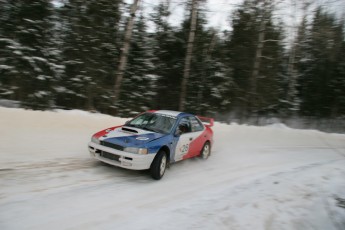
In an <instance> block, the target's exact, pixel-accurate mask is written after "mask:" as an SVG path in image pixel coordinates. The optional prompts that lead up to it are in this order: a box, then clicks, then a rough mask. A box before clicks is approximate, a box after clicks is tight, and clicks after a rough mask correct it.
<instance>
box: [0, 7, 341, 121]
mask: <svg viewBox="0 0 345 230" xmlns="http://www.w3.org/2000/svg"><path fill="white" fill-rule="evenodd" d="M209 1H211V0H209ZM291 1H293V0H291ZM146 2H148V0H146ZM297 2H299V3H301V2H302V1H297ZM57 3H59V4H57ZM180 3H181V4H180V7H182V8H183V11H184V18H183V20H181V23H180V24H179V25H178V26H176V25H173V24H171V23H170V22H169V17H171V14H172V9H171V4H170V1H169V0H164V1H160V2H158V4H155V5H152V11H151V12H150V13H149V14H144V13H143V12H144V10H145V7H146V6H147V5H148V4H143V2H142V1H141V0H134V1H132V2H131V3H126V2H123V1H120V0H88V1H84V0H66V1H51V0H31V1H12V0H1V1H0V99H4V100H11V101H16V102H18V103H19V104H20V107H23V108H27V109H35V110H51V109H80V110H87V111H96V112H100V113H105V114H111V115H116V116H123V117H126V116H132V115H134V114H137V113H139V112H142V111H145V110H148V109H167V110H183V111H188V112H191V113H194V114H200V115H207V116H214V117H216V118H218V119H225V120H226V119H227V117H229V116H230V115H231V117H233V118H237V119H243V120H245V119H247V118H251V117H281V118H289V117H305V118H311V119H343V118H344V117H345V55H344V54H345V38H344V25H345V23H344V18H342V17H339V16H337V15H336V14H335V13H334V12H330V11H329V10H327V8H325V7H323V6H322V5H320V6H316V7H315V4H314V5H313V1H312V0H309V1H307V0H305V1H303V4H299V5H301V8H300V9H299V12H301V13H300V16H299V18H300V19H299V20H298V24H297V25H296V26H295V27H294V28H290V27H288V26H287V25H286V24H285V22H284V20H282V18H281V17H283V16H282V15H279V14H278V13H277V5H278V3H279V1H278V0H244V1H243V2H242V3H241V4H238V5H236V6H235V7H234V10H233V11H232V12H228V24H229V25H230V26H231V28H232V29H231V30H222V29H221V28H214V27H210V26H208V25H207V16H206V12H207V9H206V7H205V4H206V1H202V0H188V1H180ZM311 6H313V7H314V8H313V9H312V10H311ZM344 8H345V7H344ZM296 17H297V16H296ZM287 28H289V31H290V32H287V31H288V30H287ZM291 31H292V32H291ZM287 41H290V42H287Z"/></svg>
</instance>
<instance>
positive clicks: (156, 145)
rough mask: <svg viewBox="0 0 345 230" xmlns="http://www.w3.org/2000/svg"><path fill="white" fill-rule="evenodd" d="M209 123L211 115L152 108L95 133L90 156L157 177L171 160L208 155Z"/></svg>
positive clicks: (209, 141)
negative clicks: (148, 171) (122, 123)
mask: <svg viewBox="0 0 345 230" xmlns="http://www.w3.org/2000/svg"><path fill="white" fill-rule="evenodd" d="M212 126H213V119H212V118H205V117H198V116H195V115H192V114H189V113H184V112H176V111H168V110H158V111H153V110H151V111H147V112H144V113H142V114H140V115H138V116H136V117H134V118H133V119H132V120H130V121H127V122H126V123H125V124H124V125H123V126H116V127H111V128H108V129H105V130H102V131H100V132H98V133H96V134H94V135H93V136H92V138H91V142H89V151H90V154H91V156H92V157H93V158H95V159H97V160H100V161H103V162H105V163H108V164H111V165H115V166H119V167H122V168H127V169H134V170H144V169H150V173H151V176H152V178H154V179H156V180H159V179H161V178H162V177H163V175H164V172H165V169H166V167H167V165H169V164H170V163H174V162H177V161H181V160H184V159H187V158H191V157H196V156H200V157H201V158H203V159H207V158H208V157H209V156H210V154H211V148H212V145H213V131H212V129H211V127H212Z"/></svg>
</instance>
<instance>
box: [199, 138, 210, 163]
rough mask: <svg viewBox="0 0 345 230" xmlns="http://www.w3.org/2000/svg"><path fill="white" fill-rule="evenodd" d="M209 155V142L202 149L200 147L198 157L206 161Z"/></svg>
mask: <svg viewBox="0 0 345 230" xmlns="http://www.w3.org/2000/svg"><path fill="white" fill-rule="evenodd" d="M210 155H211V145H210V142H206V143H205V144H204V147H202V150H201V153H200V157H201V158H202V159H205V160H206V159H207V158H208V157H209V156H210Z"/></svg>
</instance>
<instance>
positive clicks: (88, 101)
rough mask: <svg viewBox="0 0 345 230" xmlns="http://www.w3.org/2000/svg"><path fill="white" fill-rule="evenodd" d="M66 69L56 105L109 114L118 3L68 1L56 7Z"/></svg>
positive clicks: (116, 48)
mask: <svg viewBox="0 0 345 230" xmlns="http://www.w3.org/2000/svg"><path fill="white" fill-rule="evenodd" d="M60 13H61V18H62V19H63V20H62V22H61V23H63V31H62V33H64V34H65V36H64V45H63V52H62V57H63V60H64V65H65V66H66V70H65V75H64V76H63V80H62V81H61V86H60V87H61V88H62V89H61V90H60V93H59V95H58V97H57V104H58V105H60V106H65V107H67V108H80V109H88V110H94V109H96V110H99V111H102V112H107V113H109V112H110V111H109V107H110V105H111V97H112V95H113V93H112V91H113V87H112V86H113V82H114V81H115V80H114V79H115V74H116V71H115V70H116V63H117V57H118V53H119V52H118V51H119V49H120V48H119V46H118V44H117V41H116V37H117V36H118V33H119V32H118V31H119V30H118V23H119V20H120V12H119V1H111V0H102V1H96V0H93V1H82V0H71V1H68V2H66V3H65V5H64V6H63V7H61V8H60Z"/></svg>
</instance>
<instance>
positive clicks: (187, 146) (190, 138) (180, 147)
mask: <svg viewBox="0 0 345 230" xmlns="http://www.w3.org/2000/svg"><path fill="white" fill-rule="evenodd" d="M181 124H186V125H187V126H188V129H187V131H186V132H184V133H181V134H180V135H178V136H177V137H176V139H175V140H176V142H177V143H176V149H175V156H174V160H175V161H180V160H183V159H187V158H190V157H193V156H196V155H197V154H198V153H199V152H198V148H195V144H194V143H195V141H197V139H198V137H199V136H200V134H201V133H202V131H201V130H197V131H194V130H193V129H192V124H191V117H184V118H182V119H181V120H180V121H179V124H178V126H177V129H178V127H179V126H180V125H181ZM175 136H176V135H175ZM197 142H198V141H197Z"/></svg>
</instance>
